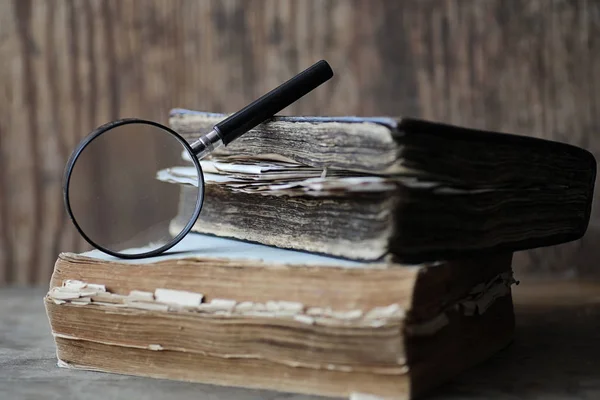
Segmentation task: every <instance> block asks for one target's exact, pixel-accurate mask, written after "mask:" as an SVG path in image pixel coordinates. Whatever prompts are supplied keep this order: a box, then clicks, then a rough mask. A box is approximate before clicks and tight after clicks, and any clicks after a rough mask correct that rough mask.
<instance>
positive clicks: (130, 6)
mask: <svg viewBox="0 0 600 400" xmlns="http://www.w3.org/2000/svg"><path fill="white" fill-rule="evenodd" d="M321 58H325V59H327V60H328V61H329V62H330V63H331V65H332V66H333V68H334V70H335V72H336V78H335V79H334V80H333V81H331V82H330V83H328V84H327V85H325V86H324V87H323V88H320V89H319V90H317V91H316V92H315V93H313V94H311V95H310V96H308V97H307V98H305V99H302V100H301V101H299V102H298V103H297V104H295V105H293V106H291V107H290V108H288V109H287V110H285V113H287V114H292V113H294V114H318V115H405V116H415V117H422V118H429V119H433V120H438V121H443V122H450V123H455V124H462V125H467V126H471V127H475V128H484V129H494V130H503V131H508V132H515V133H521V134H527V135H533V136H542V137H547V138H552V139H555V140H559V141H563V142H568V143H573V144H576V145H580V146H583V147H585V148H587V149H590V150H591V151H592V152H594V154H595V155H596V157H598V156H599V155H600V132H598V131H599V128H600V2H599V1H594V0H587V1H586V0H581V1H577V0H572V1H567V0H531V1H526V0H524V1H507V0H473V1H469V0H447V1H444V0H439V1H433V0H431V1H428V0H420V1H418V0H414V1H408V0H407V1H399V0H389V1H385V0H356V1H351V0H338V1H316V0H315V1H312V0H304V1H300V0H297V1H293V0H264V1H263V0H253V1H248V0H245V1H244V0H230V1H201V0H197V1H196V0H171V1H166V0H145V1H142V0H137V1H136V0H127V1H119V0H115V1H110V0H92V1H88V0H71V1H69V0H14V1H10V0H0V284H6V283H13V284H34V283H36V284H46V283H47V281H48V277H49V274H50V273H51V270H52V267H53V263H54V260H55V258H56V256H57V254H58V252H59V251H77V250H80V249H82V248H83V243H82V241H81V240H80V239H79V237H78V235H77V234H76V232H75V230H74V228H73V227H72V226H71V224H70V223H69V222H68V221H67V219H66V215H65V213H64V211H63V204H62V198H61V178H62V170H63V167H64V164H65V162H66V159H67V157H68V155H69V153H70V152H71V150H72V149H73V148H74V146H75V145H76V144H77V142H78V141H79V139H80V138H82V137H83V136H85V135H86V134H87V133H88V132H89V131H90V130H91V129H93V128H94V127H96V126H97V125H100V124H102V123H104V122H107V121H109V120H112V119H116V118H119V117H125V116H136V117H142V118H149V119H154V120H156V121H158V122H163V123H166V121H167V114H168V111H169V109H170V108H173V107H185V108H193V109H199V110H207V111H217V112H233V111H235V110H236V109H238V108H239V107H241V106H243V105H245V104H246V103H247V102H249V101H251V100H253V99H254V98H255V97H256V96H259V95H261V94H262V93H264V92H265V91H267V90H269V89H271V88H273V87H274V86H276V85H277V84H279V83H280V82H281V81H283V80H285V79H288V78H289V77H291V76H292V75H294V74H295V73H297V72H299V71H300V70H302V69H304V68H305V67H307V66H309V65H310V64H312V63H313V62H315V61H317V60H319V59H321ZM523 173H527V171H523ZM597 192H598V191H597ZM596 198H598V196H596ZM596 208H597V207H596ZM599 239H600V218H599V216H598V213H597V212H596V211H594V216H593V220H592V222H591V224H590V228H589V231H588V234H587V235H586V237H585V238H584V239H583V240H581V241H578V242H576V243H570V244H566V245H562V246H557V247H554V248H548V249H541V250H535V251H528V252H524V253H521V254H518V255H517V257H516V261H517V269H518V270H521V271H525V270H527V271H536V272H540V273H552V274H562V275H566V276H574V275H590V276H591V275H596V276H598V275H600V272H599V271H600V266H598V265H597V264H598V261H599V259H600V257H599V255H600V249H598V240H599Z"/></svg>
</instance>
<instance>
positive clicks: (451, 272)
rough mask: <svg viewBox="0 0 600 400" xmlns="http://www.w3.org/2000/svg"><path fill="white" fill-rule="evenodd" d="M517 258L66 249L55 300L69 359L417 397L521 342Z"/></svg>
mask: <svg viewBox="0 0 600 400" xmlns="http://www.w3.org/2000/svg"><path fill="white" fill-rule="evenodd" d="M511 258H512V257H511V254H498V255H494V256H492V255H487V256H481V257H474V258H471V259H465V260H456V261H437V262H435V263H429V264H419V265H401V264H395V263H363V262H355V261H349V260H342V259H338V258H334V257H327V256H321V255H316V254H310V253H305V252H297V251H292V250H283V249H278V248H274V247H269V246H264V245H260V244H255V243H246V242H241V241H238V240H231V239H225V238H218V237H211V236H207V235H200V234H190V235H188V237H186V238H185V239H184V240H183V242H181V243H180V244H178V245H177V246H176V247H175V248H173V249H172V250H171V251H169V252H167V253H166V254H164V255H161V256H158V257H152V258H148V259H142V260H123V259H117V258H114V257H112V256H108V255H105V254H104V253H100V252H98V251H91V252H86V253H82V254H73V253H63V254H61V255H60V257H59V258H58V260H57V262H56V265H55V269H54V273H53V276H52V280H51V284H50V289H49V292H48V295H47V296H46V298H45V306H46V310H47V313H48V317H49V321H50V325H51V328H52V333H53V335H54V338H55V342H56V346H57V357H58V364H59V365H60V366H62V367H66V368H78V369H86V370H95V371H104V372H114V373H124V374H133V375H140V376H150V377H157V378H167V379H176V380H186V381H195V382H204V383H210V384H217V385H229V386H240V387H247V388H262V389H271V390H278V391H282V392H293V393H307V394H316V395H323V396H333V397H346V398H348V397H350V396H356V395H357V394H358V393H362V394H369V395H371V396H380V397H382V398H386V399H409V398H414V397H416V396H418V395H420V394H422V393H425V392H427V391H429V390H431V389H432V388H434V387H435V386H436V385H439V384H440V383H442V382H444V381H446V380H447V379H449V378H451V377H452V376H455V375H456V374H458V373H460V372H462V371H464V370H465V369H467V368H469V367H472V366H473V365H476V364H477V363H479V362H481V361H482V360H485V359H486V358H487V357H489V356H491V355H492V354H494V353H495V352H497V351H499V350H500V349H501V348H502V347H504V346H505V345H506V344H507V343H508V342H509V341H510V340H511V338H512V334H513V326H514V316H513V313H512V302H511V286H512V285H513V284H514V283H515V280H514V278H513V275H512V271H511ZM467 342H468V343H467ZM466 347H469V349H470V351H469V352H468V353H465V352H464V351H463V350H464V348H466ZM448 360H453V362H451V363H448Z"/></svg>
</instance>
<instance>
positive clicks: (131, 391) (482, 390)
mask: <svg viewBox="0 0 600 400" xmlns="http://www.w3.org/2000/svg"><path fill="white" fill-rule="evenodd" d="M45 292H46V290H45V289H19V288H6V289H0V393H2V396H0V397H2V398H3V399H11V400H18V399H61V400H65V399H78V400H86V399H89V400H96V399H102V400H106V399H137V398H144V399H163V398H169V399H170V400H178V399H190V398H194V399H196V400H208V399H210V400H221V399H239V400H254V399H273V400H274V399H288V400H290V399H309V398H310V399H316V397H308V396H302V395H292V394H285V393H277V392H270V391H259V390H245V389H239V388H230V387H218V386H212V385H202V384H194V383H184V382H175V381H167V380H160V379H151V378H140V377H132V376H123V375H116V374H107V373H99V372H87V371H74V370H68V369H63V368H58V367H57V366H56V357H55V353H54V341H53V339H52V335H51V333H50V329H49V325H48V320H47V318H46V314H45V311H44V307H43V302H42V298H43V296H44V294H45ZM514 298H515V310H516V318H517V330H516V334H515V340H514V343H513V344H512V345H511V346H510V347H508V348H507V349H505V350H503V351H502V352H500V353H498V354H497V355H496V356H494V357H492V358H491V359H490V360H488V361H487V362H485V363H483V364H481V365H480V366H477V367H475V368H473V369H471V370H470V371H468V372H467V373H464V374H463V375H461V376H460V377H458V378H457V379H456V380H454V381H452V382H450V383H448V384H446V385H444V386H442V387H440V388H439V390H437V391H436V392H434V393H433V394H432V395H430V396H428V397H427V398H428V399H432V400H445V399H455V400H458V399H465V400H466V399H469V400H471V399H502V400H504V399H523V398H526V399H538V398H539V399H567V398H568V399H600V284H593V283H578V282H551V281H548V282H539V281H536V282H535V283H534V282H532V281H528V280H527V279H523V278H521V284H520V285H518V286H516V287H514Z"/></svg>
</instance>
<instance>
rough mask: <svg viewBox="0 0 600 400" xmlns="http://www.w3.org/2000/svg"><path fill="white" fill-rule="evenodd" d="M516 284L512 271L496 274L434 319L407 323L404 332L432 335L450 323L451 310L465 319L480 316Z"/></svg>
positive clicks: (507, 293) (413, 334)
mask: <svg viewBox="0 0 600 400" xmlns="http://www.w3.org/2000/svg"><path fill="white" fill-rule="evenodd" d="M518 283H519V282H518V281H517V280H515V278H514V273H513V271H512V270H511V271H506V272H503V273H501V274H498V275H497V276H495V277H494V278H493V279H491V280H489V281H488V282H486V283H480V284H477V285H475V286H474V287H473V288H472V289H471V290H470V292H469V294H468V295H467V296H465V297H463V298H462V299H460V300H458V301H456V302H455V303H454V304H453V305H452V306H451V307H449V309H448V310H446V311H444V312H442V313H440V314H438V315H436V316H435V317H434V318H431V319H429V320H427V321H424V322H420V323H407V324H406V328H405V329H406V332H407V333H408V334H409V335H411V336H431V335H434V334H436V333H437V332H439V331H440V330H441V329H442V328H444V327H445V326H446V325H448V324H449V323H450V319H449V318H448V312H449V311H451V310H454V311H458V312H459V313H460V314H461V315H465V316H467V317H472V316H476V315H482V314H483V313H485V312H486V311H487V310H488V309H489V308H490V306H491V305H492V304H494V302H495V301H496V300H497V299H499V298H501V297H504V296H508V295H510V294H511V286H512V285H514V284H518Z"/></svg>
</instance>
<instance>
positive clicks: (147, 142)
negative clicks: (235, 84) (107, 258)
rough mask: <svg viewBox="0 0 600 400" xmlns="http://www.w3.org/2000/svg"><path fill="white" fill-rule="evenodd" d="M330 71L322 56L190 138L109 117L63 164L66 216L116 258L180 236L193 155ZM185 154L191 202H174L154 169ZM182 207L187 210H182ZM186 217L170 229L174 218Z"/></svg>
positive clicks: (172, 189)
mask: <svg viewBox="0 0 600 400" xmlns="http://www.w3.org/2000/svg"><path fill="white" fill-rule="evenodd" d="M332 76H333V71H332V70H331V67H330V66H329V64H328V63H327V62H326V61H324V60H321V61H319V62H317V63H316V64H314V65H312V66H311V67H309V68H307V69H306V70H304V71H303V72H301V73H300V74H298V75H296V76H295V77H293V78H291V79H290V80H288V81H287V82H285V83H283V84H282V85H281V86H279V87H277V88H275V89H273V90H272V91H270V92H269V93H267V94H265V95H264V96H262V97H260V98H259V99H257V100H255V101H254V102H252V103H251V104H249V105H247V106H246V107H244V108H243V109H241V110H240V111H238V112H236V113H235V114H232V115H231V116H229V117H228V118H226V119H225V120H223V121H221V122H219V123H218V124H216V125H215V126H214V127H213V128H212V130H210V131H209V132H208V133H206V134H205V135H203V136H201V137H200V138H199V139H198V140H197V141H195V142H194V143H191V144H189V143H188V142H187V141H186V140H185V139H183V138H182V137H181V136H180V135H179V134H177V133H176V132H175V131H173V130H172V129H170V128H168V127H166V126H163V125H161V124H158V123H156V122H152V121H147V120H142V119H137V118H129V119H121V120H117V121H113V122H109V123H107V124H105V125H102V126H100V127H98V128H97V129H96V130H94V131H93V132H91V133H90V134H89V135H88V136H87V137H85V138H84V139H83V140H82V141H81V143H79V145H78V146H77V148H76V149H75V151H73V153H72V154H71V157H70V158H69V160H68V162H67V166H66V169H65V177H64V185H63V197H64V202H65V207H66V209H67V213H68V215H69V217H70V218H71V221H72V222H73V224H74V225H75V227H76V228H77V230H78V231H79V233H80V234H81V235H82V237H83V238H84V239H85V240H86V241H87V242H88V243H89V244H91V245H92V246H94V247H95V248H97V249H98V250H100V251H103V252H105V253H107V254H110V255H113V256H116V257H120V258H129V259H133V258H143V257H151V256H155V255H159V254H161V253H163V252H164V251H166V250H168V249H170V248H172V247H173V246H174V245H175V244H177V243H178V242H179V241H181V240H182V239H183V238H184V237H185V236H186V235H187V234H188V233H189V231H190V230H191V229H192V227H193V226H194V224H195V223H196V221H197V219H198V216H199V215H200V211H201V209H202V203H203V200H204V178H203V174H202V168H201V167H200V162H199V159H202V158H203V157H206V156H207V155H208V154H210V153H211V152H212V151H213V150H215V149H216V148H218V147H219V146H227V145H228V144H229V143H231V142H232V141H234V140H235V139H237V138H238V137H240V136H241V135H243V134H244V133H246V132H248V131H249V130H251V129H252V128H254V127H255V126H257V125H259V124H260V123H262V122H264V121H266V120H267V119H269V118H271V117H273V116H274V115H275V114H276V113H278V112H279V111H281V110H282V109H284V108H285V107H287V106H289V105H290V104H292V103H293V102H295V101H296V100H298V99H300V98H301V97H303V96H304V95H306V94H307V93H309V92H310V91H312V90H314V89H315V88H317V87H318V86H320V85H321V84H323V83H325V82H326V81H328V80H329V79H330V78H331V77H332ZM182 154H185V155H187V156H189V157H186V158H188V159H190V160H191V162H192V164H193V166H194V167H195V171H196V172H195V174H194V175H192V176H191V177H189V179H190V180H191V182H193V183H194V185H193V186H196V187H197V189H198V190H197V198H196V202H195V207H193V208H191V207H182V208H180V207H179V190H180V189H179V187H178V185H174V184H171V183H167V182H164V181H162V180H159V179H157V173H158V172H159V171H161V170H164V169H166V168H170V167H173V166H174V164H176V163H177V162H178V161H179V160H181V158H182ZM186 210H188V211H186ZM182 212H184V213H185V215H182ZM175 217H177V219H178V220H181V219H184V220H187V223H185V222H184V223H182V224H178V226H183V228H182V229H176V232H173V224H172V223H171V222H172V221H173V219H174V218H175Z"/></svg>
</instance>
